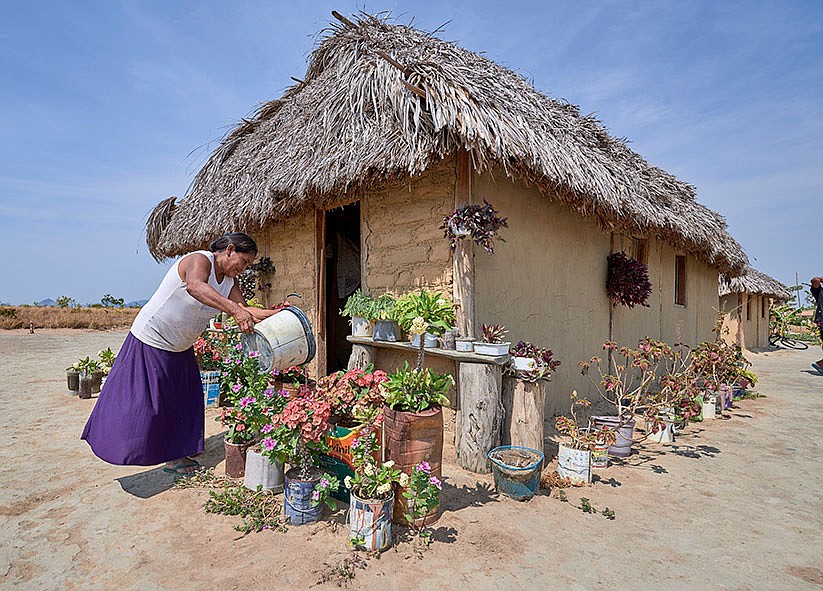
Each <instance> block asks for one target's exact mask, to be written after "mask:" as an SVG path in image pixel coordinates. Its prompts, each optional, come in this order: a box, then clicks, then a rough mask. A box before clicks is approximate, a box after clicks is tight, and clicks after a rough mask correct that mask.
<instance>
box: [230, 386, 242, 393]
mask: <svg viewBox="0 0 823 591" xmlns="http://www.w3.org/2000/svg"><path fill="white" fill-rule="evenodd" d="M242 389H243V386H242V385H241V384H235V385H234V386H232V387H231V390H232V392H234V393H235V394H237V393H238V392H239V391H240V390H242Z"/></svg>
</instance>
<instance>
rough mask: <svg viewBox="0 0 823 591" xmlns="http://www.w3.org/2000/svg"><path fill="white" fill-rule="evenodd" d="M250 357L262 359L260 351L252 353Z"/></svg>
mask: <svg viewBox="0 0 823 591" xmlns="http://www.w3.org/2000/svg"><path fill="white" fill-rule="evenodd" d="M249 357H251V358H252V359H254V358H255V357H260V351H250V352H249Z"/></svg>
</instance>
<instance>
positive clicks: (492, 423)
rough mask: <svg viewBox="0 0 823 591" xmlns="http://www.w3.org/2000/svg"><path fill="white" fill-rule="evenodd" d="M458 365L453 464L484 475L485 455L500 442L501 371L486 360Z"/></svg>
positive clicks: (486, 461) (487, 470) (501, 419)
mask: <svg viewBox="0 0 823 591" xmlns="http://www.w3.org/2000/svg"><path fill="white" fill-rule="evenodd" d="M458 366H459V367H458V371H457V373H458V393H459V397H460V407H459V408H458V410H457V418H456V423H455V434H456V436H457V441H456V442H455V447H456V448H457V463H458V464H460V465H461V466H462V467H463V468H465V469H466V470H471V471H472V472H479V473H484V474H485V473H487V472H489V471H491V467H490V466H489V460H488V458H487V457H486V454H488V453H489V452H490V451H491V450H492V448H494V447H497V446H498V445H500V426H501V424H502V421H503V417H502V405H501V404H500V388H501V382H502V370H501V367H500V366H499V365H494V364H487V363H458Z"/></svg>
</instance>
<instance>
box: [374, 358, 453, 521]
mask: <svg viewBox="0 0 823 591" xmlns="http://www.w3.org/2000/svg"><path fill="white" fill-rule="evenodd" d="M453 385H454V378H452V376H451V375H449V374H438V373H435V372H434V371H432V370H431V369H425V370H422V369H420V370H419V369H410V368H409V364H408V362H406V363H404V364H403V367H402V368H401V369H399V370H397V371H395V372H394V373H391V374H388V376H387V379H386V381H385V382H383V383H382V384H381V385H380V388H381V389H382V391H383V394H384V395H385V400H386V404H385V406H384V407H383V429H384V441H385V450H384V453H385V458H386V459H387V460H394V461H395V462H396V465H397V466H398V468H399V469H400V470H402V471H403V472H405V473H406V474H409V475H411V471H412V468H413V467H414V466H415V465H417V464H419V463H420V462H423V461H425V462H428V464H429V465H430V466H431V471H432V475H433V476H435V477H437V478H439V477H440V473H441V472H440V470H441V465H442V462H443V413H442V410H441V405H443V404H446V403H448V401H449V399H448V396H447V394H448V392H449V389H450V388H451V387H452V386H453ZM402 493H403V490H402V487H401V488H400V489H397V490H396V491H395V511H394V519H395V521H398V520H399V519H403V516H404V515H406V513H407V512H408V507H406V506H405V499H406V497H404V496H403V494H402ZM438 516H439V511H438V510H437V509H436V508H435V509H432V511H431V512H430V514H427V516H426V518H425V519H424V521H425V522H426V523H427V524H428V523H432V522H434V521H436V520H437V518H438Z"/></svg>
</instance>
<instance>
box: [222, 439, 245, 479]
mask: <svg viewBox="0 0 823 591" xmlns="http://www.w3.org/2000/svg"><path fill="white" fill-rule="evenodd" d="M223 445H224V446H225V448H226V476H228V477H229V478H243V477H244V476H245V475H246V450H247V449H248V447H249V444H248V443H232V442H230V441H226V440H225V439H224V440H223Z"/></svg>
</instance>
